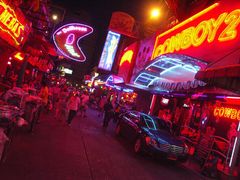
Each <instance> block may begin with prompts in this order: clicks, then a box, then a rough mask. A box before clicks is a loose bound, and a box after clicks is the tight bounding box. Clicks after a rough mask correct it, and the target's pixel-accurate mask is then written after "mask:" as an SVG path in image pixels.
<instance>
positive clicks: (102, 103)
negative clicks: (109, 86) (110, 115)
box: [98, 96, 107, 117]
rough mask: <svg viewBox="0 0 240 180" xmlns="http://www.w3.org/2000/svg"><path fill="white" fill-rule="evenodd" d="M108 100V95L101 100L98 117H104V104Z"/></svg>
mask: <svg viewBox="0 0 240 180" xmlns="http://www.w3.org/2000/svg"><path fill="white" fill-rule="evenodd" d="M106 102H107V96H103V97H102V98H101V99H100V101H99V105H98V106H99V113H98V117H102V116H103V114H104V105H105V104H106Z"/></svg>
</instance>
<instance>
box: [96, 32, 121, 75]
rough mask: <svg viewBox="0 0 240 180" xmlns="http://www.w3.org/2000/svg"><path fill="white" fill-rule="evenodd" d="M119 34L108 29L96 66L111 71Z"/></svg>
mask: <svg viewBox="0 0 240 180" xmlns="http://www.w3.org/2000/svg"><path fill="white" fill-rule="evenodd" d="M120 37H121V35H120V34H117V33H114V32H112V31H108V35H107V38H106V42H105V45H104V48H103V52H102V55H101V58H100V61H99V64H98V68H100V69H104V70H107V71H111V69H112V65H113V62H114V58H115V55H116V52H117V47H118V43H119V40H120Z"/></svg>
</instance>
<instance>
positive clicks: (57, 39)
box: [53, 23, 93, 62]
mask: <svg viewBox="0 0 240 180" xmlns="http://www.w3.org/2000/svg"><path fill="white" fill-rule="evenodd" d="M92 32H93V28H91V27H90V26H87V25H84V24H80V23H71V24H66V25H64V26H62V27H60V28H59V29H57V30H56V31H55V32H54V33H53V41H54V44H55V46H56V47H57V49H58V50H59V51H60V53H61V54H62V55H63V56H65V57H66V58H69V59H72V60H74V61H78V62H84V61H85V60H86V56H85V55H84V53H83V52H82V50H81V48H80V46H79V41H80V39H82V38H83V37H85V36H87V35H89V34H91V33H92Z"/></svg>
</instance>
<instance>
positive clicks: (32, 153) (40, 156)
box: [0, 109, 203, 180]
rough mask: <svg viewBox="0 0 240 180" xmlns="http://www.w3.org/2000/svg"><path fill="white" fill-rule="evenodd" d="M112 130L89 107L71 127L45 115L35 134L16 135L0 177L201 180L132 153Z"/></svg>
mask: <svg viewBox="0 0 240 180" xmlns="http://www.w3.org/2000/svg"><path fill="white" fill-rule="evenodd" d="M114 127H115V126H114V124H113V123H112V122H111V123H110V126H109V127H108V128H107V129H106V130H104V129H102V127H101V118H99V117H97V112H96V111H95V110H92V109H89V110H88V111H87V118H82V119H81V118H80V117H79V116H77V117H76V118H75V119H74V120H73V123H72V125H71V127H68V126H67V125H66V124H65V122H59V121H58V120H57V119H54V118H53V115H52V114H51V113H50V114H48V115H46V114H43V115H42V117H41V121H40V124H37V125H36V127H35V129H34V132H33V133H29V132H27V130H26V129H24V128H23V129H18V130H17V131H16V133H15V135H14V138H13V141H12V143H11V146H10V148H9V152H8V154H7V158H6V161H5V162H4V163H3V164H2V165H1V167H0V179H1V180H15V179H18V180H38V179H39V180H75V179H76V180H78V179H86V180H87V179H89V180H92V179H96V180H97V179H106V180H107V179H114V180H118V179H137V180H140V179H147V180H154V179H168V180H171V179H178V180H180V179H194V180H197V179H203V177H201V176H200V175H198V174H196V173H194V172H193V171H190V170H188V169H186V168H184V167H183V166H182V165H181V164H178V163H176V162H171V161H163V160H160V159H158V160H157V159H154V158H153V157H148V156H138V155H135V154H134V153H133V151H132V146H131V145H130V144H129V143H127V142H125V140H124V139H123V138H121V137H115V135H114Z"/></svg>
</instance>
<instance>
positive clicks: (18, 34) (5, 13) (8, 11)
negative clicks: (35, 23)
mask: <svg viewBox="0 0 240 180" xmlns="http://www.w3.org/2000/svg"><path fill="white" fill-rule="evenodd" d="M26 27H27V23H26V22H25V20H24V16H23V14H22V13H21V12H20V10H17V9H16V11H14V10H13V9H12V8H11V7H10V6H9V5H7V4H6V3H5V2H3V1H2V0H0V30H1V31H0V36H1V38H2V39H4V40H6V41H7V42H8V43H9V44H11V45H13V46H15V47H19V46H20V45H21V44H23V43H24V41H25V40H26V39H25V37H26V35H27V33H28V31H29V28H26Z"/></svg>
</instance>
